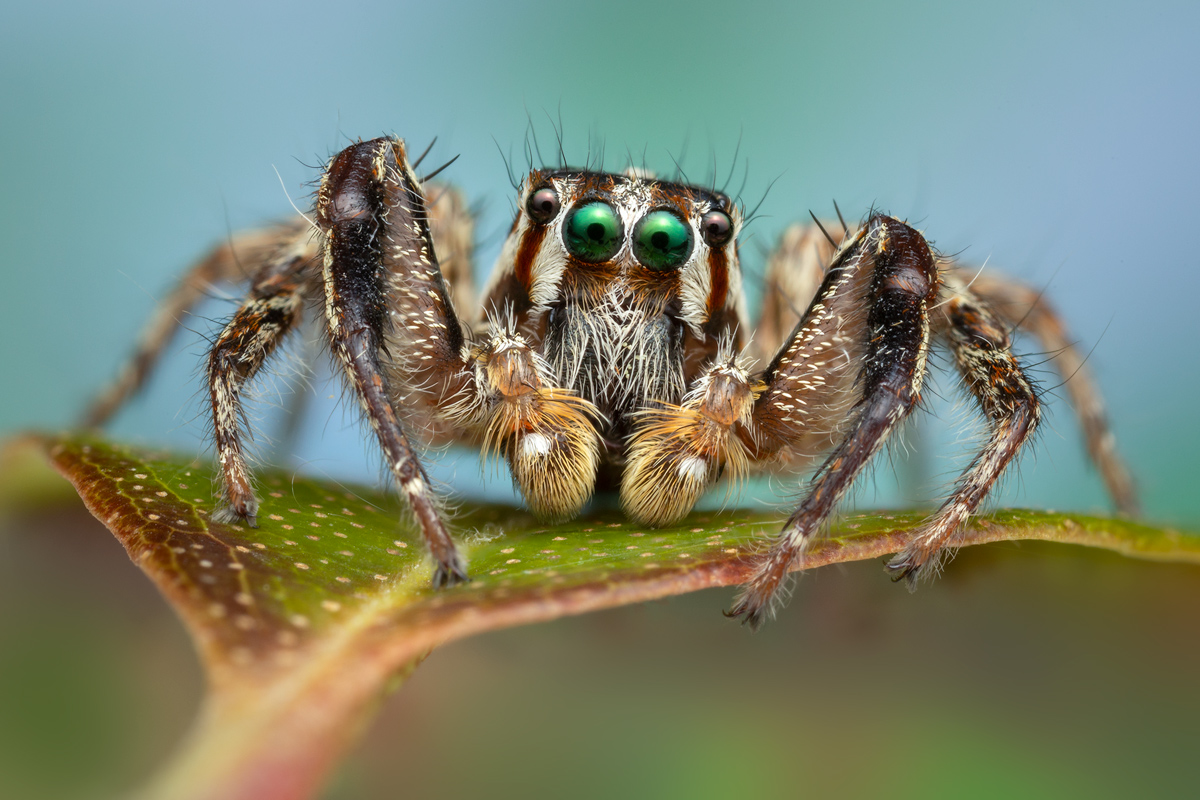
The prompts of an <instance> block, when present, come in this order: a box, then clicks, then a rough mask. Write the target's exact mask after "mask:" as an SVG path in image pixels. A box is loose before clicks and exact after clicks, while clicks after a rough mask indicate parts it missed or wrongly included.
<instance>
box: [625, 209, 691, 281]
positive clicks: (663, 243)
mask: <svg viewBox="0 0 1200 800" xmlns="http://www.w3.org/2000/svg"><path fill="white" fill-rule="evenodd" d="M633 254H634V255H635V256H637V260H638V261H640V262H642V266H644V267H646V268H647V269H652V270H654V271H655V272H665V271H667V270H673V269H678V268H679V266H680V265H682V264H683V263H684V262H685V261H687V260H688V256H690V255H691V254H692V229H691V227H689V226H688V225H687V223H685V222H684V221H683V220H681V219H680V218H679V217H677V216H675V215H674V214H672V213H671V212H670V211H651V212H650V213H649V214H647V215H646V216H644V217H642V218H641V219H640V220H639V221H638V224H637V227H636V228H634V229H633Z"/></svg>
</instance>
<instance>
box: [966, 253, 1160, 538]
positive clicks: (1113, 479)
mask: <svg viewBox="0 0 1200 800" xmlns="http://www.w3.org/2000/svg"><path fill="white" fill-rule="evenodd" d="M966 271H967V270H962V271H959V277H960V278H964V277H966V276H964V274H963V273H964V272H966ZM968 280H970V279H969V278H968ZM970 287H971V292H972V293H973V294H975V295H976V296H978V297H979V298H980V299H982V300H983V301H984V302H985V303H987V305H988V306H990V307H991V308H992V309H993V310H994V311H995V313H996V314H998V315H999V316H1000V318H1001V319H1002V320H1003V321H1004V323H1005V324H1006V325H1007V326H1008V327H1009V328H1010V329H1012V330H1015V329H1020V330H1024V331H1026V332H1028V333H1030V334H1032V335H1033V336H1035V337H1037V339H1038V341H1039V342H1041V346H1042V349H1043V350H1044V351H1045V352H1047V353H1051V354H1053V356H1054V357H1053V359H1052V363H1053V364H1054V368H1055V370H1057V371H1058V373H1059V375H1061V376H1062V379H1063V382H1064V384H1065V385H1066V388H1067V393H1068V395H1069V396H1070V399H1071V405H1072V406H1073V407H1074V409H1075V414H1076V416H1077V417H1078V418H1079V424H1080V427H1082V428H1083V435H1084V440H1085V442H1086V443H1087V450H1088V455H1090V456H1091V459H1092V463H1094V464H1095V465H1096V468H1097V469H1098V470H1099V471H1100V475H1101V477H1102V478H1103V479H1104V484H1105V486H1106V487H1107V488H1108V494H1109V497H1111V498H1112V501H1113V504H1114V505H1115V506H1116V507H1117V510H1118V511H1120V512H1121V513H1122V514H1129V515H1131V516H1136V515H1137V514H1138V509H1139V503H1138V496H1137V488H1136V487H1135V486H1134V483H1133V478H1132V477H1130V474H1129V469H1128V467H1127V466H1126V465H1125V461H1124V459H1122V458H1121V454H1120V453H1119V452H1118V451H1117V441H1116V437H1115V436H1113V433H1112V429H1111V428H1110V427H1109V424H1108V418H1107V415H1106V414H1105V413H1104V402H1103V400H1102V399H1101V397H1100V390H1099V388H1098V387H1097V386H1096V381H1095V379H1094V378H1093V377H1092V374H1091V370H1089V369H1088V368H1087V365H1086V363H1085V362H1086V360H1087V357H1086V354H1084V353H1082V352H1080V350H1079V348H1078V347H1077V346H1076V345H1075V342H1074V341H1073V340H1072V339H1071V338H1070V336H1069V334H1068V333H1067V330H1066V327H1065V326H1064V325H1063V322H1062V319H1061V318H1060V317H1059V316H1058V314H1057V313H1056V312H1055V310H1054V309H1053V308H1052V307H1051V306H1050V304H1049V303H1047V302H1046V300H1045V299H1044V298H1043V297H1042V296H1041V294H1040V293H1038V292H1035V291H1034V290H1033V289H1031V288H1029V287H1028V286H1024V285H1022V284H1020V283H1017V282H1015V281H1012V280H1010V279H1007V278H1005V277H1004V276H1000V275H988V274H983V275H980V276H979V277H978V278H976V279H974V280H973V281H972V282H971V283H970Z"/></svg>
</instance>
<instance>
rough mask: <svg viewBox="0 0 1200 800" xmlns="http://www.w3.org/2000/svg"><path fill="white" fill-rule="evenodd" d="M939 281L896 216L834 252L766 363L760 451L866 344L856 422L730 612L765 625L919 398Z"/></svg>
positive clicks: (797, 419)
mask: <svg viewBox="0 0 1200 800" xmlns="http://www.w3.org/2000/svg"><path fill="white" fill-rule="evenodd" d="M939 285H940V282H939V275H938V270H937V265H936V261H935V259H934V256H933V253H932V252H931V251H930V249H929V246H928V245H927V244H926V243H925V240H924V239H923V238H922V237H921V235H920V234H919V233H917V231H915V230H913V229H912V228H910V227H908V226H907V225H905V224H903V223H901V222H899V221H897V220H894V219H891V218H889V217H884V216H874V217H872V218H871V219H869V220H868V221H867V224H866V225H865V226H864V227H863V228H862V229H861V230H860V231H859V232H858V233H857V234H856V235H855V236H854V237H853V238H852V239H850V240H849V241H847V242H846V243H845V244H844V245H843V246H842V248H841V249H840V250H839V252H838V254H837V255H836V256H835V258H834V261H833V263H832V264H831V265H830V268H829V271H828V273H827V274H826V276H825V281H824V283H823V284H822V285H821V289H820V290H819V291H818V292H817V296H816V299H815V300H814V301H813V304H812V306H811V307H810V308H809V309H808V313H807V314H806V315H805V317H804V319H803V320H802V321H801V322H800V323H799V324H798V325H797V326H796V329H795V330H794V331H793V332H792V336H791V338H790V340H789V342H788V343H787V344H785V346H784V348H783V349H782V350H781V351H780V352H779V354H778V355H777V356H776V357H775V359H774V360H773V361H772V362H771V365H770V366H769V367H768V368H767V372H766V374H765V376H764V379H765V380H766V383H767V389H766V391H765V392H764V393H763V394H762V396H761V397H759V399H758V401H757V402H756V403H755V408H754V415H753V420H754V423H755V426H756V428H757V430H756V433H757V437H758V441H757V453H756V455H757V456H758V457H759V458H765V457H770V456H771V455H772V454H773V453H779V452H781V451H785V450H787V449H789V448H793V447H794V446H795V444H794V443H795V442H796V441H800V440H802V438H803V435H804V428H805V427H806V426H807V425H808V424H810V422H812V421H814V420H816V419H817V417H815V416H812V415H810V414H809V413H808V412H809V411H811V410H812V409H811V403H810V401H811V400H815V399H817V398H818V397H820V396H821V392H822V389H823V387H826V386H827V385H828V381H829V376H830V375H831V373H833V374H836V373H835V370H836V369H837V366H838V364H839V363H840V362H842V361H845V362H846V363H847V364H850V363H857V362H856V360H855V359H853V357H852V353H853V351H854V349H855V348H858V349H859V350H860V351H861V357H862V360H861V364H862V366H861V370H859V372H858V374H857V376H855V377H852V378H851V379H850V381H849V382H848V383H847V384H846V385H847V386H848V387H849V390H850V391H853V393H854V394H855V395H856V401H855V402H854V405H853V410H852V412H851V414H850V423H849V426H848V428H847V429H846V432H845V435H844V436H843V437H842V438H841V441H840V443H839V444H838V445H837V446H836V447H835V448H834V450H833V452H832V453H831V454H830V455H829V456H828V458H827V459H826V460H825V462H824V464H822V465H821V467H820V469H819V470H818V471H817V473H816V475H815V477H814V478H813V479H812V483H811V485H810V487H809V493H808V496H807V497H806V498H805V499H804V501H803V502H802V503H801V504H800V507H799V508H797V509H796V511H795V512H794V513H793V514H792V515H791V516H790V517H789V518H788V520H787V522H786V523H785V525H784V528H783V531H782V532H781V533H780V534H779V535H778V537H777V538H776V539H775V540H774V542H772V544H771V547H770V549H769V550H768V551H767V552H765V553H763V554H761V555H760V556H758V557H756V560H755V565H754V574H753V576H752V577H751V578H750V581H749V582H748V583H747V585H746V587H745V588H744V589H743V591H742V593H741V595H740V596H739V597H738V600H737V603H736V604H735V606H734V608H733V610H732V611H731V612H730V615H731V616H740V617H742V618H743V620H744V621H745V622H746V623H748V624H750V625H751V626H757V625H758V624H760V623H761V622H762V619H763V617H764V616H765V615H766V614H767V613H769V611H770V610H771V606H772V600H773V599H774V598H775V597H777V594H778V592H779V590H780V588H781V586H782V584H783V582H784V579H785V578H786V576H787V573H788V571H789V570H790V569H791V568H792V566H793V565H794V564H795V563H796V560H797V559H798V557H799V556H800V555H801V554H802V553H803V551H804V548H805V547H806V546H807V545H808V543H809V541H811V539H812V537H813V535H814V534H816V532H817V531H818V530H819V528H820V526H821V524H822V523H823V522H824V521H825V520H826V519H827V518H828V517H829V515H830V514H831V513H832V512H833V509H834V507H835V506H836V504H837V502H838V500H839V499H840V498H841V497H842V496H843V495H844V494H845V493H846V490H847V489H849V488H850V485H851V484H852V483H853V481H854V479H855V478H856V477H857V476H858V474H859V472H860V471H861V470H862V468H863V467H864V466H866V464H867V462H868V461H870V459H871V457H872V456H873V455H875V453H876V452H877V451H878V450H879V449H880V447H882V445H883V443H884V441H885V440H886V439H887V437H888V435H889V434H890V433H891V432H892V431H893V430H895V429H896V427H897V426H898V425H899V424H900V422H901V421H902V420H903V419H904V418H905V417H906V416H907V415H908V413H909V412H910V411H911V410H912V409H913V408H914V407H915V405H916V404H917V402H918V401H919V399H920V390H921V383H922V380H923V378H924V375H925V360H926V354H927V352H928V347H929V327H930V326H929V313H928V309H929V308H930V307H931V306H932V304H933V302H934V301H935V299H936V298H937V296H938V291H939ZM864 301H865V304H866V309H867V310H866V319H865V320H863V321H862V323H861V324H859V325H851V323H850V320H848V318H847V315H848V314H849V313H851V310H852V309H853V308H855V307H856V306H858V305H860V304H862V303H863V302H864ZM806 397H807V398H808V399H807V400H806V399H805V398H806ZM831 397H832V395H831ZM814 413H815V412H814ZM827 435H828V434H827Z"/></svg>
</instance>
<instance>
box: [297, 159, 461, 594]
mask: <svg viewBox="0 0 1200 800" xmlns="http://www.w3.org/2000/svg"><path fill="white" fill-rule="evenodd" d="M424 202H425V201H424V196H423V195H422V193H421V187H420V185H419V184H418V182H417V179H416V177H415V176H414V175H413V174H412V170H411V169H410V168H409V165H408V162H407V160H406V157H405V154H404V145H403V143H401V142H400V141H399V140H392V139H376V140H374V141H369V142H362V143H360V144H357V145H353V146H351V147H349V148H347V149H346V150H344V151H342V152H341V153H339V154H338V155H337V156H336V157H334V159H333V161H332V162H330V165H329V169H328V171H327V172H326V174H325V177H324V178H323V179H322V181H321V188H320V193H319V195H318V201H317V215H318V224H319V225H320V226H321V228H322V230H324V231H325V256H324V273H323V274H324V283H325V313H326V317H327V321H328V328H329V336H330V346H331V349H332V351H333V353H334V355H335V356H336V357H337V358H338V360H339V361H340V362H341V364H342V366H343V368H344V369H345V373H346V377H347V379H348V381H349V383H350V388H351V389H352V390H353V392H354V394H355V396H356V397H357V398H358V399H359V402H360V403H361V404H362V408H363V410H364V411H365V412H366V415H367V419H368V420H369V421H370V423H371V427H372V429H373V430H374V431H375V435H376V437H377V439H378V441H379V444H380V447H381V448H382V449H383V453H384V456H385V457H386V458H387V462H388V467H389V469H390V470H391V472H392V475H393V477H394V478H395V480H396V483H397V485H398V486H399V488H400V491H401V492H402V494H403V495H404V498H405V499H406V500H407V501H408V504H409V507H410V508H412V510H413V513H414V514H415V516H416V518H417V522H418V524H419V525H420V527H421V533H422V535H423V536H424V538H425V541H426V543H427V544H428V546H429V549H430V551H431V553H432V554H433V557H434V560H435V561H436V562H437V567H436V571H435V573H434V579H433V583H434V585H435V586H444V585H448V584H453V583H458V582H460V581H464V580H466V579H467V573H466V566H465V564H464V563H463V560H462V558H461V556H460V555H459V553H458V551H457V550H456V549H455V546H454V542H453V540H451V538H450V534H449V533H448V532H447V530H446V526H445V524H444V523H443V521H442V518H441V514H440V511H439V509H438V506H437V502H436V499H435V496H434V494H433V490H432V487H431V485H430V482H429V478H428V476H427V475H426V473H425V470H424V468H423V467H422V466H421V463H420V461H419V460H418V459H417V456H416V453H415V452H414V451H413V447H412V444H411V443H410V441H409V438H408V436H407V435H406V434H405V431H404V429H403V427H402V426H401V422H400V420H399V419H398V418H397V414H396V411H397V409H396V408H395V407H393V404H392V398H393V397H396V396H397V394H396V392H395V391H394V389H395V387H392V386H389V375H391V374H398V375H400V376H402V378H401V379H404V378H409V379H411V380H415V381H417V382H419V383H420V384H423V385H430V384H432V383H434V382H437V383H440V384H442V385H443V386H445V385H447V384H448V382H449V383H452V382H453V381H454V380H455V376H454V375H453V374H447V373H448V372H452V370H453V368H454V367H458V368H461V366H462V361H461V355H460V352H459V351H460V350H461V348H462V344H463V334H462V330H461V328H460V326H459V323H458V320H457V318H456V317H455V315H454V310H453V304H452V303H451V302H450V299H449V295H448V293H447V290H446V286H445V282H444V281H443V280H442V277H441V273H440V271H438V266H437V261H436V258H435V256H434V253H433V245H432V241H431V239H430V233H429V227H428V221H427V217H426V214H425V205H424ZM399 348H403V349H404V350H405V351H406V352H395V353H392V352H390V350H391V349H399ZM389 367H390V369H389ZM412 376H416V377H412ZM462 379H465V375H464V376H462Z"/></svg>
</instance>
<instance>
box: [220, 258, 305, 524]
mask: <svg viewBox="0 0 1200 800" xmlns="http://www.w3.org/2000/svg"><path fill="white" fill-rule="evenodd" d="M311 265H312V260H311V258H310V257H309V255H308V252H307V249H306V248H305V247H302V246H297V247H296V248H294V249H293V250H290V251H284V252H283V253H282V254H281V255H280V256H279V257H278V258H277V259H275V260H273V261H270V262H268V263H267V264H265V265H264V266H263V269H262V272H261V274H260V276H259V279H258V280H257V281H256V282H255V284H254V286H252V287H251V292H250V297H249V298H247V299H246V301H245V302H244V303H242V306H241V308H239V309H238V311H237V313H236V314H235V315H234V316H233V319H231V320H230V321H229V323H228V324H226V326H225V328H224V329H223V330H222V331H221V334H220V335H219V336H218V337H217V340H216V341H215V342H214V343H213V346H212V349H211V350H210V352H209V356H208V389H209V400H210V402H211V403H212V412H213V437H214V439H215V440H216V445H217V459H218V461H219V463H220V465H221V476H222V479H223V487H224V494H225V500H226V501H227V503H228V506H227V507H226V508H225V509H223V510H222V511H221V512H218V518H220V517H227V518H235V519H244V520H246V521H247V522H249V523H250V525H251V526H254V525H255V524H256V520H255V517H256V515H257V513H258V501H257V500H256V499H255V497H254V489H253V486H252V485H251V479H250V470H249V469H248V468H247V466H246V458H245V454H244V449H243V447H242V429H241V422H242V418H243V414H242V403H241V392H242V387H243V386H244V385H245V384H246V382H247V381H249V380H251V379H252V378H253V377H254V375H255V373H257V372H258V370H259V368H260V367H262V365H263V363H264V362H265V361H266V360H267V359H268V358H269V357H270V356H271V354H272V353H273V352H274V351H275V349H276V347H278V345H279V343H280V341H282V340H283V338H284V337H285V336H286V335H287V334H288V333H289V332H290V331H291V330H292V329H293V328H294V327H295V326H296V324H297V323H298V322H299V320H300V316H301V312H302V310H303V305H304V290H305V288H306V284H307V282H308V279H309V275H308V272H309V268H310V267H311Z"/></svg>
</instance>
